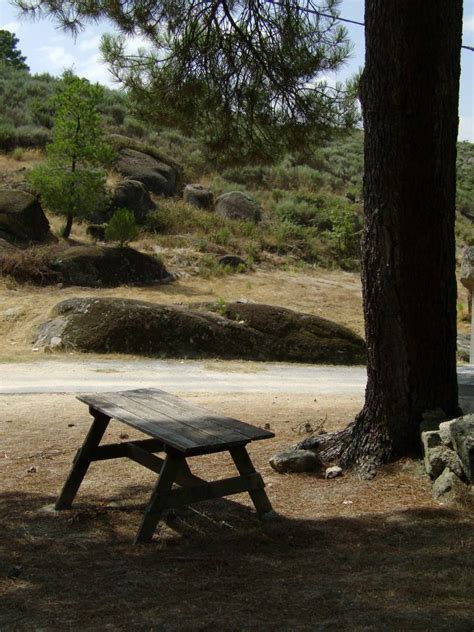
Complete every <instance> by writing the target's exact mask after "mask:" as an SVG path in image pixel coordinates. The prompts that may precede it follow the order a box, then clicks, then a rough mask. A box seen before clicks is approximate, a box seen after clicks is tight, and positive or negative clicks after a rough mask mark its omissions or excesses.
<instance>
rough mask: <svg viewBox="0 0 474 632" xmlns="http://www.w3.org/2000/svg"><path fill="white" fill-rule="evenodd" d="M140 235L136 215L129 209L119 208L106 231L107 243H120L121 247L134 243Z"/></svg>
mask: <svg viewBox="0 0 474 632" xmlns="http://www.w3.org/2000/svg"><path fill="white" fill-rule="evenodd" d="M137 235H138V228H137V224H136V222H135V215H134V214H133V213H132V211H129V210H128V208H119V209H117V210H116V211H115V213H114V214H113V215H112V217H111V219H110V221H109V224H108V226H107V227H106V229H105V238H106V239H107V241H118V242H119V245H120V247H123V246H124V245H125V244H127V243H129V242H130V241H133V240H134V239H135V238H136V237H137Z"/></svg>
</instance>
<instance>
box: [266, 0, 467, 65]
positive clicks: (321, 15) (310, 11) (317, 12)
mask: <svg viewBox="0 0 474 632" xmlns="http://www.w3.org/2000/svg"><path fill="white" fill-rule="evenodd" d="M273 4H276V5H278V6H283V5H282V3H281V2H278V1H274V2H273ZM302 11H304V12H305V13H312V14H313V15H318V16H320V17H322V18H329V19H331V20H337V21H338V22H346V23H347V24H356V25H357V26H365V23H364V22H357V21H356V20H349V19H348V18H341V16H340V15H338V16H335V15H331V14H329V13H321V12H320V11H316V9H309V8H308V7H306V8H304V9H303V8H302ZM461 48H465V49H466V50H470V51H471V53H474V46H466V45H465V44H461Z"/></svg>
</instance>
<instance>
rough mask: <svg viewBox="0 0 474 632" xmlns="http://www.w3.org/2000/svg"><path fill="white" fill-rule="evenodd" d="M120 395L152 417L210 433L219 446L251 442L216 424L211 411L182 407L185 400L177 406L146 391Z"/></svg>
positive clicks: (128, 392)
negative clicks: (166, 419) (224, 443)
mask: <svg viewBox="0 0 474 632" xmlns="http://www.w3.org/2000/svg"><path fill="white" fill-rule="evenodd" d="M120 395H121V396H123V397H126V398H127V399H129V400H130V401H132V402H134V403H135V404H138V405H139V406H141V407H143V410H144V411H145V410H148V411H149V413H148V414H150V415H152V416H156V415H159V416H160V417H161V416H163V417H166V418H168V419H172V420H173V421H175V422H177V423H178V424H184V425H185V426H189V427H190V428H195V429H196V430H200V431H202V432H206V433H209V435H210V436H211V437H213V438H215V437H217V438H218V439H219V444H221V443H223V442H229V443H236V442H237V443H242V442H244V441H245V442H248V441H250V439H249V438H248V437H246V436H244V435H242V433H241V432H238V431H236V430H234V429H233V428H225V427H223V426H221V425H219V424H218V423H216V420H217V419H218V417H217V416H215V415H213V413H211V412H209V411H204V412H202V411H201V410H197V411H196V409H195V408H194V407H193V406H187V407H184V406H181V405H180V404H181V403H185V402H183V400H179V399H178V405H176V404H175V403H173V402H171V403H170V402H167V401H166V400H164V399H163V398H162V397H161V394H160V396H157V395H156V393H153V392H151V393H150V392H146V391H145V390H143V391H124V392H122V393H120Z"/></svg>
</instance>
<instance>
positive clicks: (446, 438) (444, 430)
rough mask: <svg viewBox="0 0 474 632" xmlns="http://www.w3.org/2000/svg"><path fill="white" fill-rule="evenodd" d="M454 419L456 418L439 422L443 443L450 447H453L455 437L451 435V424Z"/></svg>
mask: <svg viewBox="0 0 474 632" xmlns="http://www.w3.org/2000/svg"><path fill="white" fill-rule="evenodd" d="M453 421H454V419H451V421H443V422H442V423H440V424H439V437H440V439H441V441H442V443H444V445H447V446H448V447H450V448H452V447H453V438H452V437H451V424H452V423H453Z"/></svg>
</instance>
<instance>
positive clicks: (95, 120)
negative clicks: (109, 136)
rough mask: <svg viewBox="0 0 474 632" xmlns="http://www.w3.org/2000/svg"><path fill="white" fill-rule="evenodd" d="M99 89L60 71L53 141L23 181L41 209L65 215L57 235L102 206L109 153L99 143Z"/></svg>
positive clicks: (101, 94)
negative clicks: (36, 194)
mask: <svg viewBox="0 0 474 632" xmlns="http://www.w3.org/2000/svg"><path fill="white" fill-rule="evenodd" d="M102 97H103V89H102V88H101V87H100V86H99V85H91V84H90V83H89V81H87V79H81V78H80V77H76V76H75V75H74V74H73V73H72V72H71V71H66V72H65V73H64V75H63V76H62V79H61V82H60V84H59V91H58V94H57V95H56V97H55V105H56V114H55V119H54V127H53V142H52V143H51V144H49V145H48V147H47V161H46V164H45V165H40V166H39V167H37V168H36V169H33V170H32V171H31V172H30V176H29V179H30V181H31V182H32V184H33V186H34V187H35V188H36V189H37V190H38V191H39V193H40V194H41V198H42V200H43V203H44V204H45V206H46V208H48V209H49V210H51V211H52V212H54V213H59V214H63V215H66V225H65V227H64V230H63V236H64V237H65V238H66V239H67V238H68V237H69V235H70V233H71V228H72V223H73V219H74V217H88V216H90V215H91V214H92V213H93V212H95V211H98V210H101V209H102V208H103V207H104V206H105V204H106V202H107V195H106V189H105V178H106V173H105V170H104V169H103V166H104V165H106V164H107V163H109V162H110V161H111V160H112V158H113V156H114V152H113V150H112V148H111V147H110V146H109V145H108V144H107V143H106V142H105V140H104V135H103V131H102V127H101V120H100V114H99V111H98V107H99V105H100V103H101V100H102Z"/></svg>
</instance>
